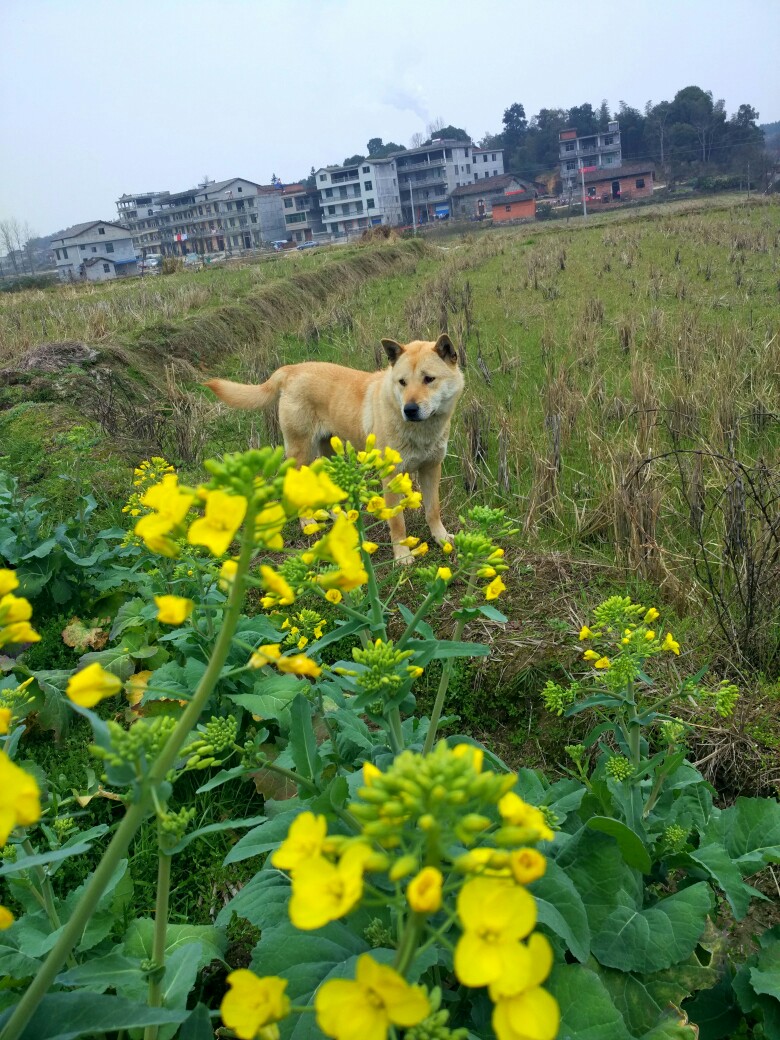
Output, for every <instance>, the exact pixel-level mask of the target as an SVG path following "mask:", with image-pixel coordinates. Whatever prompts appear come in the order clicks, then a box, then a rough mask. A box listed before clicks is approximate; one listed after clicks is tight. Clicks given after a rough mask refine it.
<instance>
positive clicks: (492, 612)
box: [477, 603, 509, 625]
mask: <svg viewBox="0 0 780 1040" xmlns="http://www.w3.org/2000/svg"><path fill="white" fill-rule="evenodd" d="M477 609H478V610H479V612H480V614H482V615H483V616H484V617H486V618H490V620H491V621H497V622H498V623H499V624H501V625H505V624H506V622H507V621H508V620H509V618H508V617H507V616H506V614H502V613H501V611H500V610H496V608H495V607H493V606H491V605H490V604H489V603H483V604H482V605H481V606H480V607H478V608H477Z"/></svg>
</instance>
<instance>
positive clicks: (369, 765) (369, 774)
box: [363, 762, 382, 787]
mask: <svg viewBox="0 0 780 1040" xmlns="http://www.w3.org/2000/svg"><path fill="white" fill-rule="evenodd" d="M381 775H382V770H381V769H377V767H376V766H375V765H374V763H373V762H364V763H363V783H364V784H365V785H366V787H370V786H371V784H372V783H373V781H374V780H376V778H377V777H378V776H381Z"/></svg>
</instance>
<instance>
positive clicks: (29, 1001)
mask: <svg viewBox="0 0 780 1040" xmlns="http://www.w3.org/2000/svg"><path fill="white" fill-rule="evenodd" d="M253 530H254V510H252V509H250V511H249V513H248V514H247V517H246V520H245V522H244V530H243V536H242V539H243V540H242V545H241V554H240V556H239V561H238V569H237V572H236V578H235V580H234V582H233V585H232V588H231V590H230V596H229V598H228V605H227V609H226V611H225V616H224V619H223V623H222V628H221V630H220V633H219V636H218V637H217V642H216V644H215V646H214V652H213V654H212V656H211V660H210V661H209V663H208V666H207V667H206V671H205V672H204V673H203V676H202V678H201V680H200V682H199V683H198V687H197V689H196V691H195V694H194V696H193V698H192V700H191V701H190V703H189V704H188V705H187V708H186V709H185V711H184V713H183V714H182V717H181V718H180V719H179V722H178V724H177V725H176V728H175V729H174V730H173V732H172V733H171V735H170V737H169V738H168V740H167V741H166V743H165V746H164V747H163V748H162V750H161V752H160V754H159V756H158V757H157V759H156V760H155V761H154V762H153V763H152V767H151V769H150V770H149V773H148V774H147V776H146V777H145V779H144V781H143V783H142V785H141V788H140V790H139V791H138V794H137V796H136V801H134V802H133V803H131V805H130V806H129V808H128V809H127V812H126V813H125V815H124V818H123V819H122V822H121V823H120V824H119V826H118V827H117V829H116V831H115V833H114V837H113V838H112V839H111V842H110V843H109V846H108V848H107V849H106V851H105V853H104V854H103V858H102V859H101V860H100V862H99V863H98V865H97V868H96V870H95V873H94V874H93V875H92V878H91V880H90V881H89V883H88V884H87V887H86V889H85V891H84V894H83V896H82V897H81V899H80V900H79V902H78V904H77V906H76V908H75V910H74V911H73V914H72V915H71V918H70V920H69V921H68V923H67V924H66V925H65V927H64V928H63V930H62V932H61V934H60V937H59V939H58V940H57V942H56V943H55V944H54V946H53V947H52V949H51V951H50V952H49V955H48V957H47V958H46V960H45V961H44V962H43V964H42V965H41V968H40V970H39V971H38V974H37V975H36V976H35V978H34V979H33V981H32V982H31V983H30V985H29V987H28V989H27V991H26V992H25V994H24V996H23V997H22V999H21V1000H20V1001H19V1003H18V1004H17V1005H16V1008H15V1009H14V1011H13V1014H12V1015H11V1017H10V1018H9V1019H8V1021H7V1022H6V1024H5V1027H4V1029H3V1031H2V1033H0V1040H18V1038H19V1036H20V1035H21V1033H22V1031H23V1030H24V1028H25V1027H26V1025H27V1023H28V1022H29V1021H30V1019H31V1018H32V1016H33V1015H34V1013H35V1011H36V1009H37V1007H38V1005H39V1004H40V1002H41V1001H42V1000H43V998H44V996H45V995H46V993H47V992H48V990H49V987H50V986H51V984H52V982H53V981H54V979H55V977H56V975H57V973H58V972H59V970H60V968H61V967H62V965H63V964H64V963H65V961H66V959H67V957H68V955H69V954H70V952H71V950H72V949H73V947H74V946H75V944H76V942H78V939H79V937H80V936H81V935H82V933H83V931H84V929H85V927H86V925H87V922H88V921H89V919H90V917H91V916H92V913H93V911H94V909H95V907H96V906H97V904H98V901H99V900H100V897H101V896H102V895H103V892H104V891H105V889H106V886H107V885H108V882H109V881H110V880H111V877H112V875H113V873H114V871H115V870H116V867H117V865H118V864H119V862H120V860H122V859H123V858H124V857H125V855H126V854H127V850H128V849H129V847H130V842H131V841H132V840H133V838H134V836H135V834H136V832H137V830H138V828H139V827H140V826H141V824H142V822H143V819H144V816H146V813H147V811H148V809H149V808H150V806H151V805H152V803H153V791H154V789H155V788H157V787H159V785H160V783H162V781H163V780H164V779H165V777H166V775H167V774H168V773H169V772H170V770H171V768H172V767H173V764H174V762H175V761H176V758H177V757H178V754H179V752H180V751H181V749H182V747H183V745H184V741H185V740H186V739H187V737H188V735H189V733H190V731H191V730H193V729H194V728H195V725H196V724H197V722H198V719H199V718H200V714H201V712H202V711H203V708H204V706H205V704H206V701H207V700H208V698H209V696H210V695H211V692H212V690H213V689H214V687H215V686H216V683H217V680H218V678H219V675H220V672H221V671H222V666H223V665H224V663H225V661H226V660H227V655H228V651H229V650H230V643H231V640H232V637H233V632H234V631H235V628H236V624H237V622H238V618H239V615H240V613H241V606H242V603H243V600H244V581H243V576H244V574H245V573H246V571H247V569H248V567H249V562H250V560H251V558H252V547H253V544H252V532H253Z"/></svg>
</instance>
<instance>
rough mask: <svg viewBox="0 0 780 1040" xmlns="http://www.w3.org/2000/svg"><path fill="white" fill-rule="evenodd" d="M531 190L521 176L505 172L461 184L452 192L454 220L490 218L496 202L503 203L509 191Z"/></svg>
mask: <svg viewBox="0 0 780 1040" xmlns="http://www.w3.org/2000/svg"><path fill="white" fill-rule="evenodd" d="M529 190H530V192H531V195H533V194H534V192H533V189H532V188H530V189H529V187H528V185H526V184H525V183H524V182H523V181H521V180H520V178H519V177H515V175H514V174H511V173H505V174H502V175H500V176H495V177H490V178H488V179H487V180H479V181H475V182H474V183H473V184H461V186H460V187H459V188H455V190H454V191H453V193H452V217H453V219H454V220H485V219H489V218H490V215H491V213H492V212H493V206H494V205H495V203H496V202H499V203H503V201H504V197H505V195H506V193H507V192H513V191H520V192H524V193H525V192H526V191H529Z"/></svg>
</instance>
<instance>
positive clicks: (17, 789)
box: [0, 751, 41, 848]
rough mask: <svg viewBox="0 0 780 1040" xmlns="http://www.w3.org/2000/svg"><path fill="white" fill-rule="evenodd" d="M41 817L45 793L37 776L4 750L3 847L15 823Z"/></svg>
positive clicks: (0, 773)
mask: <svg viewBox="0 0 780 1040" xmlns="http://www.w3.org/2000/svg"><path fill="white" fill-rule="evenodd" d="M40 818H41V793H40V791H39V789H38V784H37V782H36V780H35V777H34V776H31V775H30V774H29V773H25V771H24V770H23V769H20V768H19V766H17V765H16V764H15V763H14V762H12V761H11V759H10V758H9V757H8V755H6V753H5V752H4V751H0V848H2V847H3V845H5V843H6V842H7V841H8V835H9V834H10V833H11V831H12V830H13V829H14V827H17V826H19V827H29V826H30V825H31V824H33V823H37V822H38V820H39V819H40Z"/></svg>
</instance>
